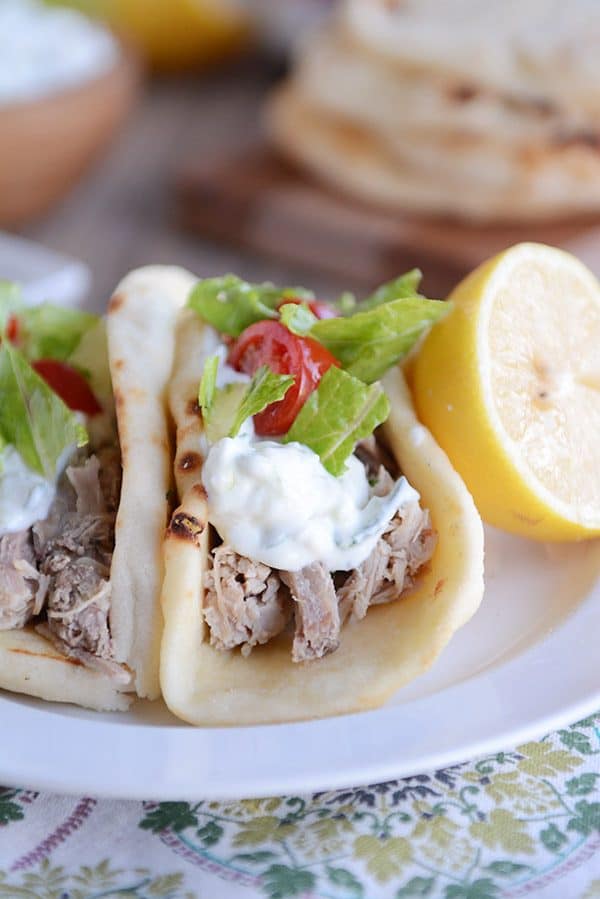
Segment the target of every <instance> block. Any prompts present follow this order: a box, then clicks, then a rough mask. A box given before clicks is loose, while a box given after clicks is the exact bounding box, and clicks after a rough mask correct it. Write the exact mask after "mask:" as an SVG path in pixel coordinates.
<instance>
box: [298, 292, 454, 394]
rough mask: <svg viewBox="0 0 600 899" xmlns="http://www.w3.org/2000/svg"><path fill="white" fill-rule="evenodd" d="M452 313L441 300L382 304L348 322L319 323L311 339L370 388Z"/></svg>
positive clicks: (408, 299)
mask: <svg viewBox="0 0 600 899" xmlns="http://www.w3.org/2000/svg"><path fill="white" fill-rule="evenodd" d="M449 309H450V306H449V304H448V303H444V302H441V301H439V300H426V299H424V298H423V297H418V296H409V297H404V298H401V299H397V300H391V301H389V302H382V304H381V305H379V306H375V307H374V308H373V309H369V310H367V311H366V312H362V311H361V312H356V313H355V314H354V315H352V316H350V317H349V318H326V319H322V320H321V321H317V322H315V324H314V325H313V327H312V328H311V331H310V336H311V337H314V338H315V339H316V340H318V341H320V342H321V343H322V344H323V345H324V346H326V347H327V349H328V350H329V351H330V352H331V353H333V355H334V356H335V357H336V359H338V361H339V362H340V363H341V365H342V367H343V368H344V369H345V370H346V371H347V372H349V373H350V374H351V375H354V377H355V378H359V379H360V380H361V381H365V382H366V383H367V384H371V383H372V382H373V381H377V380H379V378H381V377H382V376H383V375H384V374H385V372H386V371H387V370H388V369H389V368H391V367H392V366H393V365H395V364H396V363H397V362H399V361H400V359H402V358H403V357H404V356H405V355H406V354H407V353H408V351H409V350H410V349H411V348H412V347H413V345H414V344H415V343H416V341H417V340H418V339H419V337H420V336H421V334H423V332H424V331H425V330H426V329H427V328H429V326H430V325H432V324H433V323H434V322H436V321H438V319H440V318H442V316H444V315H445V314H446V313H447V312H448V311H449Z"/></svg>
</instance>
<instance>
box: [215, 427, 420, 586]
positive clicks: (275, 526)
mask: <svg viewBox="0 0 600 899" xmlns="http://www.w3.org/2000/svg"><path fill="white" fill-rule="evenodd" d="M202 479H203V483H204V487H205V489H206V492H207V495H208V506H209V519H210V522H211V524H213V525H214V527H215V528H216V529H217V531H218V532H219V534H220V535H221V537H222V538H223V540H225V541H226V542H227V543H228V544H229V545H230V546H232V547H233V549H235V550H236V552H238V553H240V554H241V555H243V556H248V558H250V559H254V560H256V561H259V562H264V564H265V565H270V566H271V567H272V568H280V569H283V570H286V571H297V570H298V569H300V568H303V567H304V566H305V565H310V564H311V563H312V562H322V563H323V564H324V565H325V567H326V568H328V569H329V570H330V571H349V570H351V569H353V568H356V567H357V566H358V565H360V564H361V562H364V560H365V559H366V558H367V556H369V555H370V553H371V552H372V550H373V549H374V547H375V544H376V542H377V540H378V539H379V537H380V536H381V535H382V533H383V531H384V530H385V528H386V526H387V524H388V523H389V521H390V520H391V518H392V517H393V516H394V514H395V513H396V512H397V511H398V510H399V509H400V508H401V507H402V506H403V505H404V504H405V503H408V502H414V500H415V499H418V493H417V492H416V491H415V490H414V489H413V488H412V487H411V486H410V484H409V483H408V481H407V480H406V478H400V480H399V481H397V482H396V484H395V486H394V488H393V490H392V491H391V492H390V493H389V494H388V495H387V496H384V497H380V496H373V495H372V491H371V488H370V486H369V482H368V480H367V476H366V473H365V469H364V466H363V465H362V463H361V462H360V461H359V459H357V458H356V456H351V457H350V458H349V459H348V467H347V469H346V471H345V472H344V473H343V474H342V475H341V476H340V477H338V478H336V477H334V476H333V475H331V474H330V473H329V472H328V471H327V470H326V469H325V468H324V466H323V465H322V463H321V460H320V459H319V457H318V456H317V454H316V453H314V452H313V451H312V450H311V449H309V447H307V446H304V445H303V444H300V443H288V444H282V443H277V442H275V441H271V440H257V439H256V438H253V437H252V436H251V435H246V434H245V435H241V436H238V437H234V438H231V437H225V438H223V439H222V440H219V441H218V442H217V443H215V444H214V446H212V447H211V449H210V452H209V454H208V457H207V459H206V461H205V463H204V468H203V472H202Z"/></svg>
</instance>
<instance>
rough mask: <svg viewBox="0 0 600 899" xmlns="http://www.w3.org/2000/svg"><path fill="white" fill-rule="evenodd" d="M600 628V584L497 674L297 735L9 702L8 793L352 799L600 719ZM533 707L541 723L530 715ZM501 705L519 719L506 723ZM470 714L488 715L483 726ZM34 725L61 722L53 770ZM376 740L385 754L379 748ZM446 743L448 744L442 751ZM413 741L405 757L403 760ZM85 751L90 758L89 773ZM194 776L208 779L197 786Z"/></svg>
mask: <svg viewBox="0 0 600 899" xmlns="http://www.w3.org/2000/svg"><path fill="white" fill-rule="evenodd" d="M599 625H600V579H598V580H597V581H596V582H595V583H594V584H593V586H592V587H591V588H590V589H589V590H588V591H587V592H586V594H585V595H584V596H583V597H582V599H581V601H580V603H579V605H578V606H577V607H576V608H575V609H574V611H573V612H572V613H571V614H570V615H569V616H568V617H567V618H566V619H565V620H564V621H563V622H561V624H560V625H559V626H558V627H556V628H555V629H553V630H551V631H550V632H549V633H547V634H546V635H545V636H544V637H542V638H541V639H540V640H539V641H537V642H536V643H535V644H533V645H532V646H529V647H528V648H527V649H526V650H524V651H523V652H521V653H519V654H518V655H517V656H515V657H512V658H509V659H506V660H505V661H503V662H502V663H501V664H500V665H499V666H498V667H496V668H492V669H488V670H485V671H483V672H479V673H478V674H475V675H474V676H472V677H470V678H467V679H465V680H463V681H461V682H459V683H456V684H454V685H452V686H449V687H447V688H445V689H441V690H439V691H436V692H434V693H432V694H429V695H427V696H424V697H421V698H418V699H414V700H411V701H409V702H406V703H404V704H401V705H394V706H389V705H388V706H384V707H383V708H380V709H375V710H371V711H366V712H361V713H356V714H353V715H344V716H339V717H330V718H324V719H320V720H314V721H305V722H295V723H291V724H271V725H260V726H257V727H228V728H227V727H218V728H193V727H191V726H189V725H185V724H181V725H174V726H168V727H156V726H153V725H150V724H148V723H144V722H133V723H132V722H130V721H129V722H127V724H126V725H125V726H124V725H123V724H121V723H119V722H117V721H112V720H111V721H102V719H101V717H99V718H98V719H97V720H96V719H91V718H87V717H85V718H83V717H82V718H79V717H74V716H64V717H63V716H61V715H60V712H59V713H58V714H57V709H56V707H54V706H52V707H50V708H45V707H43V704H42V703H40V705H39V706H38V705H37V704H36V705H35V706H34V707H31V706H30V705H26V704H24V703H22V702H19V700H18V698H16V699H12V700H11V699H7V698H3V696H2V695H1V694H0V716H1V717H2V722H3V731H4V734H3V741H2V742H3V746H2V750H0V783H2V784H4V785H7V786H20V787H23V788H27V789H36V790H40V791H50V792H54V793H66V794H80V795H83V794H89V793H92V794H93V795H94V796H97V797H101V798H110V799H137V800H140V799H146V800H150V799H152V800H198V799H207V800H230V799H239V798H240V797H243V798H254V797H266V796H280V795H290V794H293V795H301V794H303V793H304V794H306V793H314V792H320V791H328V790H334V789H343V788H347V787H350V786H352V787H356V786H362V785H365V784H372V783H381V782H384V781H389V780H395V779H398V778H402V777H409V776H411V775H414V774H422V773H426V772H427V771H432V770H437V769H439V768H444V767H450V766H452V765H456V764H460V763H463V762H467V761H469V760H471V759H474V758H476V757H479V756H483V755H488V754H493V753H496V752H499V751H501V750H505V749H508V748H512V747H514V746H516V745H519V744H522V743H524V742H527V741H529V740H534V739H537V738H539V737H540V736H543V735H545V734H547V733H549V732H551V731H553V730H556V729H560V728H561V727H563V726H565V725H567V724H570V723H572V722H574V721H577V720H580V719H581V718H585V717H586V716H588V715H590V714H593V713H594V712H597V711H598V709H600V677H599V676H598V673H597V661H596V660H595V658H594V657H593V656H594V653H593V651H592V649H593V648H592V647H591V646H590V645H589V634H590V633H597V632H598V627H599ZM582 647H583V648H584V650H585V649H586V648H587V649H588V651H581V649H582ZM565 655H567V656H568V658H569V668H568V676H567V677H565V676H564V673H565V672H564V656H565ZM561 660H562V661H563V664H562V665H561ZM523 678H525V679H526V680H527V681H528V688H527V689H526V690H517V691H515V689H514V684H515V679H516V680H517V681H519V682H520V681H521V680H522V679H523ZM582 685H583V686H582ZM548 688H551V689H548ZM532 702H533V703H534V704H535V705H536V707H537V711H536V712H535V713H533V714H531V713H530V712H528V711H527V710H528V708H529V707H530V706H531V704H532ZM507 704H508V705H507ZM498 705H502V707H503V709H507V708H508V709H509V714H508V715H506V714H504V715H503V716H502V717H501V718H496V719H494V715H493V709H494V707H495V706H498ZM449 706H450V707H451V706H455V707H456V708H461V709H464V710H466V718H465V716H457V715H456V714H454V715H451V716H448V714H446V717H445V718H444V713H445V712H446V713H447V708H448V707H449ZM470 709H474V710H476V711H477V721H476V722H475V721H474V720H473V719H474V716H473V715H470V713H469V710H470ZM467 719H468V720H467ZM32 721H34V722H35V727H34V730H35V731H36V732H38V736H41V735H42V734H44V732H45V731H44V728H45V726H46V725H48V723H49V726H48V730H47V732H46V733H47V738H46V740H45V743H44V758H45V765H46V768H45V770H44V768H43V767H42V765H41V764H40V759H38V758H36V754H35V749H37V746H36V747H32V745H31V744H32V742H33V740H32V736H31V727H32ZM58 722H60V725H59V726H57V723H58ZM438 722H442V723H443V724H444V725H445V731H444V733H442V734H440V733H439V731H436V730H435V726H436V724H437V723H438ZM99 729H100V731H102V732H103V733H102V737H101V739H98V736H99ZM55 734H57V736H55ZM375 735H376V736H377V745H374V744H373V740H372V739H371V737H372V736H373V737H374V736H375ZM415 735H417V737H416V739H415ZM407 736H408V737H409V739H408V741H407V740H406V738H407ZM420 737H422V739H421V743H420V742H419V738H420ZM434 737H437V738H438V743H437V748H435V749H432V748H431V745H435V744H433V739H434ZM403 738H404V742H403V745H402V751H401V752H400V753H398V752H395V751H394V749H395V748H396V747H397V746H398V741H401V742H402V741H403ZM411 740H412V742H411ZM428 740H429V746H430V748H429V750H425V751H423V749H422V748H421V749H420V746H421V747H422V746H423V745H425V746H427V741H428ZM407 742H408V745H407ZM37 745H39V744H37ZM290 746H297V747H299V749H302V750H303V752H304V754H305V755H304V757H303V758H300V757H299V755H298V752H297V753H296V757H294V756H293V753H292V756H289V747H290ZM140 747H143V751H142V752H141V753H140ZM109 749H110V751H109ZM80 750H82V751H83V752H84V753H85V754H86V766H85V770H83V768H82V764H81V758H80V756H79V755H78V752H79V751H80ZM284 750H285V751H286V752H287V753H288V761H289V764H288V765H287V766H286V767H285V768H282V767H281V766H277V765H275V769H274V770H269V761H271V762H272V761H273V759H275V758H277V757H278V753H281V752H283V751H284ZM38 751H39V750H38ZM319 753H321V755H319ZM248 755H249V756H250V757H251V758H253V765H254V767H253V768H252V769H251V773H250V774H249V775H245V774H244V773H242V770H241V766H240V764H239V760H240V759H244V758H246V757H248ZM40 758H41V756H40ZM115 758H117V759H118V761H119V764H118V766H117V767H116V768H115V766H114V760H115ZM192 765H195V766H196V767H195V768H192V767H191V766H192ZM192 770H194V771H200V773H201V774H202V773H203V774H204V777H202V776H200V777H198V776H196V777H195V778H194V779H193V780H192V779H190V778H189V777H186V776H185V772H186V771H187V772H188V774H189V772H190V771H192ZM107 771H108V772H109V773H108V774H107V773H106V772H107ZM90 772H92V773H90ZM111 772H112V773H111ZM182 772H183V773H182Z"/></svg>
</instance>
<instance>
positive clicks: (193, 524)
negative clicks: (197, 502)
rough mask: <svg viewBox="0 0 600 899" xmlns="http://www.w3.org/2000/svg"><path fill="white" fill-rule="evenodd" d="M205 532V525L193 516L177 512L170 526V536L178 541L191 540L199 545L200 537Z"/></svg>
mask: <svg viewBox="0 0 600 899" xmlns="http://www.w3.org/2000/svg"><path fill="white" fill-rule="evenodd" d="M203 531H204V525H203V524H201V523H200V522H199V521H198V519H197V518H194V516H193V515H188V514H187V513H186V512H176V513H175V515H173V518H172V519H171V524H170V525H169V535H170V536H171V537H175V538H177V539H178V540H189V541H190V542H191V543H195V544H196V545H199V543H200V537H201V536H202V533H203Z"/></svg>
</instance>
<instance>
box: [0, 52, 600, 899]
mask: <svg viewBox="0 0 600 899" xmlns="http://www.w3.org/2000/svg"><path fill="white" fill-rule="evenodd" d="M270 78H271V74H270V73H269V72H268V71H266V70H264V69H260V68H257V67H256V66H255V65H253V64H250V65H244V66H243V67H242V68H241V69H240V70H238V71H236V72H232V73H227V74H223V75H219V76H215V77H212V78H210V79H207V80H192V79H190V80H178V81H171V82H159V83H155V84H153V85H151V87H150V88H149V89H148V90H147V91H146V93H145V96H144V97H143V99H142V101H141V103H140V106H139V108H138V110H137V112H136V114H135V115H134V116H133V117H132V118H131V120H130V122H129V123H128V125H127V127H126V128H125V130H124V131H123V132H122V134H121V135H120V138H119V140H118V141H117V142H116V143H115V144H114V145H113V147H112V149H111V151H110V152H109V153H108V155H107V156H106V157H105V158H104V159H103V160H102V161H101V162H100V163H99V164H98V165H97V167H96V169H95V170H94V172H93V173H92V174H91V175H90V176H89V177H88V178H87V179H86V180H85V181H84V182H82V183H81V184H80V185H79V187H78V188H77V189H76V190H75V191H74V192H73V193H72V194H71V195H70V196H69V198H68V199H67V200H66V201H65V202H64V203H63V204H62V206H61V207H60V208H59V209H57V210H56V211H55V212H54V213H53V214H52V215H51V216H49V217H48V218H47V219H46V220H45V221H44V222H42V223H40V224H38V225H36V226H35V227H32V228H30V229H28V230H27V232H26V233H27V235H28V236H30V237H32V238H33V239H35V240H38V241H41V242H43V243H45V244H47V245H48V246H50V247H52V248H55V249H57V250H60V251H63V252H66V253H68V254H70V255H73V256H75V257H78V258H80V259H83V260H84V261H85V262H87V263H88V264H89V265H90V267H91V269H92V272H93V276H94V286H93V294H92V298H91V299H92V303H93V305H94V306H95V308H97V309H98V310H101V309H102V308H103V307H104V305H105V303H106V300H107V297H108V296H109V295H110V293H111V291H112V289H113V287H114V286H115V284H116V282H117V281H118V279H119V278H120V277H122V276H123V275H124V274H125V273H126V272H127V271H128V270H129V269H130V268H132V267H135V266H137V265H141V264H144V263H147V262H166V263H177V264H181V265H184V266H187V267H189V268H191V269H192V270H194V271H195V272H197V273H198V274H202V275H209V274H217V273H222V272H223V271H230V270H232V271H235V272H237V273H239V274H242V275H244V276H246V277H248V278H254V279H265V278H270V279H272V280H274V281H290V280H291V279H293V280H294V281H297V282H299V283H302V281H303V280H304V281H308V283H309V284H311V285H312V286H314V287H315V288H316V289H317V290H319V291H323V292H324V295H327V292H329V291H337V290H339V289H340V288H341V287H345V286H348V285H340V284H337V283H334V282H330V281H328V280H327V279H320V280H319V282H318V283H317V281H316V279H315V277H314V273H313V275H311V276H310V280H308V278H307V276H306V273H305V272H300V271H293V270H292V271H290V269H289V267H288V266H281V267H280V266H278V265H276V264H274V263H273V262H272V261H268V262H267V261H265V260H261V259H257V258H253V257H251V256H249V255H245V254H242V253H239V252H237V251H234V250H230V249H227V248H224V247H222V246H216V245H211V244H210V243H203V242H202V241H200V240H199V239H198V238H196V237H192V236H189V235H187V234H185V233H183V232H181V231H180V230H178V228H177V227H176V223H175V221H174V217H173V211H172V185H173V181H174V178H175V176H176V173H177V171H178V169H179V166H180V165H181V163H182V162H184V161H185V160H186V159H189V158H190V154H193V153H198V154H202V153H214V152H216V151H218V148H219V147H221V146H224V145H227V144H231V142H234V141H237V140H240V139H241V138H242V137H243V138H247V137H248V135H251V134H252V133H253V132H255V131H256V130H257V128H258V127H259V125H258V122H259V107H260V101H261V97H262V95H263V93H264V91H265V89H266V88H267V86H268V84H269V81H270ZM241 763H243V760H241ZM599 784H600V717H595V718H590V719H588V720H586V721H585V722H581V723H580V724H578V725H574V726H572V727H571V728H567V729H565V730H563V731H560V732H559V733H557V734H553V735H551V736H550V737H548V738H547V739H546V740H544V741H540V742H536V743H531V744H527V745H526V746H521V747H518V748H517V749H514V750H511V751H507V752H505V753H500V754H498V755H495V756H493V757H491V758H488V759H482V760H478V761H475V762H469V763H466V764H465V765H461V766H457V767H455V768H453V769H449V770H446V771H438V772H433V773H429V774H423V775H421V776H418V777H411V778H408V779H407V780H405V781H398V782H393V783H391V784H380V785H377V786H373V787H369V788H360V789H349V790H347V791H343V792H337V793H323V794H320V795H316V796H304V797H284V798H280V799H268V800H251V801H242V800H240V801H239V802H229V803H213V802H211V803H206V802H205V803H202V802H200V803H196V804H194V805H192V804H188V803H180V802H178V803H161V804H157V803H153V802H151V801H148V802H147V803H138V802H108V801H98V800H96V799H94V798H93V797H84V798H72V797H71V798H69V797H59V796H51V795H42V794H38V793H35V792H32V791H28V790H27V789H25V788H23V789H8V788H7V789H4V790H3V789H2V788H0V896H9V897H16V896H24V897H25V896H26V897H33V899H92V897H94V899H96V897H97V899H99V897H105V896H117V895H119V896H125V895H127V896H135V897H147V899H150V897H156V896H162V897H167V899H168V897H171V899H180V897H181V899H183V897H188V899H190V897H211V899H219V897H226V899H231V897H238V896H239V897H251V896H263V897H270V899H285V897H288V896H289V897H293V896H300V897H302V896H303V897H309V896H313V897H330V899H361V897H364V899H378V897H385V899H387V897H392V899H401V897H419V896H421V897H433V899H435V897H442V899H496V897H500V896H524V895H526V894H529V895H532V896H536V897H538V896H539V897H543V899H548V897H556V899H564V897H577V899H579V897H581V899H598V897H600V801H599V800H600V790H599V787H598V785H599ZM149 793H151V785H149Z"/></svg>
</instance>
